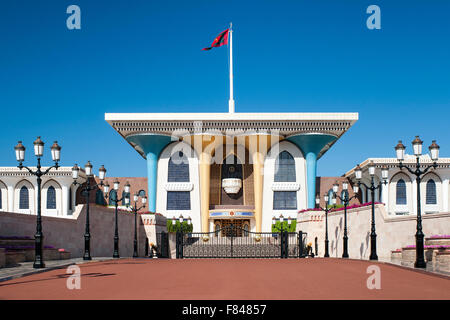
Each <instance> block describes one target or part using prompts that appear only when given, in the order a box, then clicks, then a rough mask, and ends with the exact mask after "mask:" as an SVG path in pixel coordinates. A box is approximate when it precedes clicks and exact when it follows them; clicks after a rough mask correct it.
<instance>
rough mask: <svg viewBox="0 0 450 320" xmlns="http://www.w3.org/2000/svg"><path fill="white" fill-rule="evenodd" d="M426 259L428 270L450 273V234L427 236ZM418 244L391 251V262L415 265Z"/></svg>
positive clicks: (408, 265) (409, 265)
mask: <svg viewBox="0 0 450 320" xmlns="http://www.w3.org/2000/svg"><path fill="white" fill-rule="evenodd" d="M424 249H425V252H424V253H425V261H426V262H427V268H426V269H427V270H428V271H435V272H441V273H445V274H450V236H449V235H442V236H440V235H435V236H431V237H428V238H425V245H424ZM415 261H416V246H415V245H409V246H406V247H403V248H401V249H397V250H394V251H392V252H391V262H393V263H397V264H401V265H402V266H407V267H414V262H415Z"/></svg>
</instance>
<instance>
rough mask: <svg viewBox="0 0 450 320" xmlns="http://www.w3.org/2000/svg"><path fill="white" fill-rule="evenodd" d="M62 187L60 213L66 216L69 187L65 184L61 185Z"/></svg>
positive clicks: (67, 212) (67, 213)
mask: <svg viewBox="0 0 450 320" xmlns="http://www.w3.org/2000/svg"><path fill="white" fill-rule="evenodd" d="M61 189H62V208H61V210H62V211H61V214H62V216H64V217H66V216H68V215H69V190H70V188H69V187H67V186H66V185H63V186H62V187H61Z"/></svg>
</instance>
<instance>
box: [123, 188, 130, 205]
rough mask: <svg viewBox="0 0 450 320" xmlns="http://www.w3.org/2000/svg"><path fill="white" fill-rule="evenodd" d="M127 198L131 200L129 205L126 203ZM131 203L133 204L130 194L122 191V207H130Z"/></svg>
mask: <svg viewBox="0 0 450 320" xmlns="http://www.w3.org/2000/svg"><path fill="white" fill-rule="evenodd" d="M125 197H128V199H130V201H129V202H128V204H127V203H126V202H125ZM130 203H131V198H130V193H129V192H125V190H124V191H122V205H123V206H127V207H128V206H129V204H130Z"/></svg>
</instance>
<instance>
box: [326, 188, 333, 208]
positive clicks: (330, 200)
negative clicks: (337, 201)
mask: <svg viewBox="0 0 450 320" xmlns="http://www.w3.org/2000/svg"><path fill="white" fill-rule="evenodd" d="M327 204H328V205H329V206H331V205H332V204H333V189H330V190H328V203H327Z"/></svg>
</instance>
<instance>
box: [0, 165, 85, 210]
mask: <svg viewBox="0 0 450 320" xmlns="http://www.w3.org/2000/svg"><path fill="white" fill-rule="evenodd" d="M31 169H33V170H35V168H31ZM43 169H44V170H45V168H43ZM80 181H81V182H84V177H83V176H82V175H80ZM72 183H73V179H72V172H71V168H70V167H60V168H59V169H58V170H55V169H52V170H51V171H50V173H49V174H48V175H45V176H43V177H42V183H41V210H42V211H41V214H42V215H43V216H54V217H68V218H71V217H72V213H73V212H74V210H75V201H76V197H75V195H76V189H77V187H73V186H72ZM24 185H26V186H27V188H28V192H29V209H28V210H23V209H19V202H20V188H22V186H24ZM50 186H53V187H54V188H55V191H56V209H51V210H50V209H47V190H48V188H49V187H50ZM69 190H71V192H72V210H69ZM0 191H1V192H2V208H1V209H0V211H8V212H18V213H24V214H36V213H37V210H36V208H37V179H36V177H35V176H32V175H30V174H29V173H28V172H27V171H26V170H25V169H23V170H19V169H18V168H15V167H0Z"/></svg>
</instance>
